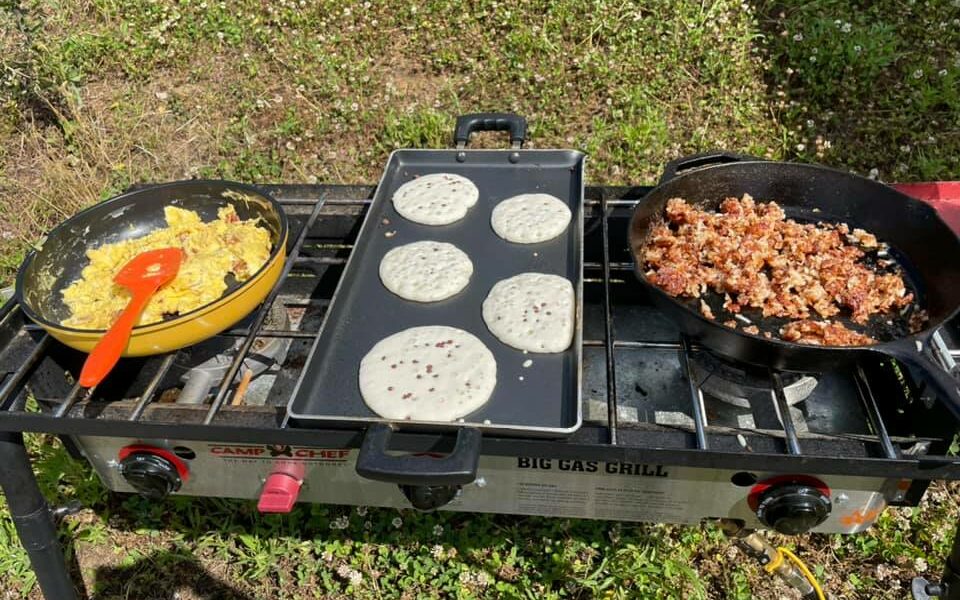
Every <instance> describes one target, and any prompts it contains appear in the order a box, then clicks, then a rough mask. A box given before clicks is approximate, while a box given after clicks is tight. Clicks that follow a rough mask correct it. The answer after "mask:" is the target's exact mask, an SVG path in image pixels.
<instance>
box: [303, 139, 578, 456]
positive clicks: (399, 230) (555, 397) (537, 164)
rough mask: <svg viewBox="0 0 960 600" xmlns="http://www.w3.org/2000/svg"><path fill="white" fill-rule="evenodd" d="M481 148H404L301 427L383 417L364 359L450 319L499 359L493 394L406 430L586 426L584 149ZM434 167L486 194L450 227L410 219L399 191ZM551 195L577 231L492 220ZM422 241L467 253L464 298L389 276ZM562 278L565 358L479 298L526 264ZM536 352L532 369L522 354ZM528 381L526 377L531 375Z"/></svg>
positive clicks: (320, 361) (324, 349)
mask: <svg viewBox="0 0 960 600" xmlns="http://www.w3.org/2000/svg"><path fill="white" fill-rule="evenodd" d="M512 153H513V152H512V151H504V150H471V151H466V160H465V161H463V162H458V161H457V159H456V157H457V151H455V150H400V151H397V152H395V153H394V154H393V155H392V156H391V158H390V160H389V162H388V164H387V167H386V170H385V172H384V176H383V179H382V181H381V183H380V185H379V186H378V188H377V192H376V194H375V196H374V200H373V203H372V204H371V206H370V209H369V212H368V214H367V217H366V220H365V222H364V225H363V229H362V230H361V232H360V235H359V237H358V239H357V243H356V246H355V248H354V250H353V252H352V254H351V257H350V260H349V262H348V264H347V267H346V271H345V272H344V275H343V278H342V280H341V282H340V284H339V287H338V289H337V292H336V294H335V296H334V300H333V303H332V305H331V307H330V311H329V314H328V315H327V317H326V319H325V323H324V326H323V329H322V331H321V332H320V335H319V336H318V338H317V341H316V343H315V345H314V347H313V350H312V351H311V354H310V358H309V359H308V362H307V366H306V368H305V369H304V372H303V375H302V377H301V379H300V382H299V384H298V385H297V388H296V390H295V391H294V394H293V397H292V398H291V401H290V403H289V405H288V415H289V417H290V421H291V424H292V425H294V426H300V427H311V426H313V427H320V426H337V425H343V426H357V425H363V424H364V423H370V422H380V421H384V419H382V418H381V417H380V416H378V415H377V414H375V413H374V412H373V411H371V410H370V409H369V408H368V407H367V405H366V404H365V403H364V402H363V399H362V398H361V396H360V386H359V382H358V378H357V373H358V369H359V365H360V361H361V360H362V359H363V357H364V356H365V355H366V354H367V352H368V351H369V350H370V349H371V348H372V347H373V345H374V344H376V343H377V342H379V341H380V340H382V339H383V338H385V337H387V336H389V335H392V334H394V333H397V332H398V331H402V330H404V329H407V328H410V327H417V326H423V325H447V326H451V327H458V328H460V329H464V330H466V331H469V332H470V333H472V334H473V335H475V336H477V337H478V338H480V340H481V341H483V343H484V344H486V346H487V347H488V348H489V349H490V351H491V352H492V353H493V355H494V357H495V358H496V361H497V386H496V388H495V389H494V392H493V395H492V396H491V398H490V400H489V401H488V402H487V403H486V404H485V405H484V406H483V407H482V408H480V409H479V410H477V411H475V412H474V413H472V414H470V415H467V416H466V417H465V418H464V419H463V422H462V423H461V422H457V423H428V422H420V421H418V422H404V425H405V426H406V427H407V428H410V427H413V428H424V429H431V428H447V429H449V428H452V427H457V426H475V427H479V428H481V429H483V430H485V431H487V432H496V433H501V434H513V435H524V436H553V437H556V436H559V435H564V434H567V433H571V432H573V431H575V430H576V429H577V428H578V427H579V426H580V423H581V408H580V369H581V356H580V354H581V345H580V337H581V333H580V332H581V322H582V315H581V313H582V310H581V306H582V269H583V254H582V253H583V240H582V235H583V162H584V155H583V154H581V153H579V152H575V151H568V150H520V151H518V152H517V153H516V156H515V159H516V162H511V160H510V155H511V154H512ZM430 173H456V174H459V175H463V176H464V177H467V178H468V179H470V180H471V181H473V182H474V184H475V185H476V186H477V188H478V189H479V191H480V199H479V200H478V202H477V204H476V205H475V206H473V207H472V208H471V209H470V211H469V212H468V213H467V216H466V217H465V218H463V219H462V220H460V221H458V222H456V223H453V224H451V225H444V226H429V225H420V224H417V223H414V222H412V221H408V220H406V219H404V218H403V217H401V216H400V215H399V214H398V213H397V212H396V211H395V210H394V208H393V203H392V202H391V197H392V196H393V193H394V192H395V191H396V189H397V188H398V187H399V186H401V185H402V184H404V183H406V182H408V181H410V180H412V179H414V178H415V177H416V176H421V175H427V174H430ZM531 192H542V193H548V194H552V195H554V196H556V197H557V198H560V199H561V200H563V201H564V202H566V203H567V204H568V205H569V207H570V210H571V211H572V213H573V218H572V220H571V223H570V227H569V228H568V229H567V232H566V233H565V234H563V235H561V236H560V237H558V238H555V239H553V240H550V241H547V242H543V243H539V244H511V243H509V242H506V241H504V240H502V239H501V238H499V237H498V236H497V235H496V233H494V231H493V229H492V228H491V227H490V215H491V212H492V210H493V208H494V206H496V205H497V204H498V203H499V202H500V201H502V200H505V199H506V198H509V197H511V196H514V195H517V194H522V193H531ZM421 240H434V241H441V242H449V243H452V244H454V245H456V246H457V247H458V248H460V249H461V250H463V251H464V252H466V253H467V254H468V255H469V256H470V259H471V260H472V261H473V265H474V272H473V276H472V278H471V280H470V283H469V285H468V286H467V287H466V289H464V290H463V291H461V292H460V293H459V294H457V295H455V296H453V297H452V298H449V299H447V300H443V301H440V302H431V303H418V302H411V301H407V300H403V299H402V298H400V297H398V296H396V295H394V294H392V293H391V292H390V291H389V290H387V289H386V288H385V287H384V286H383V284H382V283H381V281H380V276H379V265H380V260H381V258H382V257H383V255H384V254H385V253H386V252H388V251H389V250H391V249H392V248H395V247H397V246H401V245H404V244H409V243H411V242H415V241H421ZM531 271H534V272H542V273H553V274H557V275H562V276H564V277H566V278H568V279H569V280H570V281H571V283H572V284H573V286H574V290H575V292H576V295H577V326H576V334H575V339H574V341H573V343H572V344H571V345H570V348H569V349H568V350H567V351H565V352H563V353H558V354H534V353H530V354H524V353H523V352H522V351H520V350H516V349H514V348H511V347H509V346H507V345H505V344H503V343H502V342H500V341H499V340H498V339H497V338H496V337H494V336H493V335H492V334H491V333H490V332H489V330H488V329H487V327H486V325H485V324H484V322H483V317H482V316H481V304H482V303H483V300H484V298H486V296H487V293H488V292H489V291H490V288H491V287H493V285H494V284H495V283H496V282H498V281H500V280H502V279H506V278H508V277H512V276H514V275H517V274H519V273H524V272H531ZM528 359H529V360H532V361H533V364H532V365H531V366H530V367H529V368H524V367H523V362H524V361H526V360H528ZM520 377H523V379H522V380H521V379H520Z"/></svg>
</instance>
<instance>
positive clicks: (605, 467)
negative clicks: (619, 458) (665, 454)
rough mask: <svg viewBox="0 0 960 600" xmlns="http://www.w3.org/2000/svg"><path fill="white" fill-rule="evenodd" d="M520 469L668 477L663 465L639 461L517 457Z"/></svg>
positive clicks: (668, 474)
mask: <svg viewBox="0 0 960 600" xmlns="http://www.w3.org/2000/svg"><path fill="white" fill-rule="evenodd" d="M517 467H518V468H520V469H536V470H540V471H551V470H556V471H574V472H581V473H606V474H608V475H637V476H639V477H669V476H670V473H668V472H667V471H666V469H664V467H663V465H648V464H641V463H621V462H600V461H596V460H570V459H556V460H554V459H552V458H530V457H525V456H518V457H517Z"/></svg>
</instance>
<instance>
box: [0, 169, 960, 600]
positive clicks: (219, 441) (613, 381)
mask: <svg viewBox="0 0 960 600" xmlns="http://www.w3.org/2000/svg"><path fill="white" fill-rule="evenodd" d="M264 189H265V190H266V191H267V192H268V193H270V194H272V195H273V196H274V197H275V198H277V199H278V201H279V202H280V203H281V205H282V206H283V208H284V210H285V211H286V212H287V215H288V217H289V221H290V223H291V232H292V235H291V240H292V242H291V246H290V251H289V255H288V258H287V265H286V267H287V268H286V269H285V271H284V275H283V277H282V278H281V280H280V281H279V282H278V284H277V288H276V289H275V290H274V294H273V295H272V296H271V297H270V298H269V301H268V303H267V305H266V306H265V307H262V308H260V309H259V311H260V312H259V313H255V314H254V315H251V317H249V318H248V319H247V320H246V321H244V322H241V323H240V324H238V325H237V326H236V327H234V328H233V329H230V330H228V331H225V332H223V333H222V334H221V335H219V336H218V337H217V338H215V339H214V342H216V343H217V344H219V346H217V348H219V350H217V351H216V352H214V353H213V356H217V355H219V354H221V353H225V354H223V356H222V357H220V358H218V359H217V368H216V375H215V376H214V377H213V378H212V379H211V380H210V381H211V382H212V384H211V385H206V384H204V386H203V387H205V389H204V390H202V393H200V394H198V395H197V396H196V397H192V398H190V401H189V402H185V401H177V397H178V394H177V392H176V390H179V394H180V395H182V394H183V388H184V384H185V381H184V374H185V373H191V372H194V371H192V369H194V368H196V367H199V366H204V365H206V366H204V368H206V367H207V366H210V363H209V361H210V360H211V359H212V358H213V356H211V354H210V353H209V352H199V351H197V350H198V349H196V348H193V349H187V350H186V351H181V352H178V353H174V354H169V355H166V356H155V357H148V358H143V359H129V360H124V361H121V362H120V364H118V365H117V368H116V370H115V372H114V373H113V374H112V375H111V376H110V378H109V379H108V380H106V381H105V382H104V383H103V384H102V385H100V386H98V387H97V388H96V389H95V390H94V391H93V393H92V394H90V395H89V397H81V396H80V395H79V393H78V389H77V387H78V386H77V385H76V384H75V377H76V375H77V373H78V372H79V369H80V367H81V365H82V363H83V359H84V356H83V355H82V354H80V353H78V352H76V351H73V350H70V349H68V348H66V347H64V346H62V345H60V344H58V343H55V342H54V341H52V340H51V339H50V338H49V336H48V335H47V334H46V333H45V332H44V331H43V330H41V329H40V328H38V327H36V326H34V325H33V324H31V323H30V322H28V321H27V320H26V319H25V317H24V315H23V312H22V311H21V310H20V308H19V307H18V305H17V303H16V301H11V302H8V303H7V304H6V305H5V306H4V307H3V309H2V311H0V373H3V379H2V382H0V432H2V433H0V484H2V485H3V488H4V492H5V493H6V495H7V501H8V504H9V506H10V510H11V512H12V514H13V517H14V522H15V524H16V526H17V530H18V532H19V534H20V536H21V539H22V540H23V542H24V546H25V547H26V548H27V550H28V552H29V554H30V557H31V560H32V562H33V565H34V568H35V570H36V572H37V576H38V581H39V583H40V586H41V588H42V590H43V592H44V593H45V594H46V596H47V597H48V598H57V599H69V598H72V597H75V596H74V591H73V585H72V583H71V582H70V579H69V576H68V574H67V570H66V569H65V567H64V564H63V560H62V558H63V557H62V553H61V552H60V549H59V546H58V542H57V540H56V535H55V533H56V531H55V528H54V526H53V521H52V513H51V511H50V510H49V509H48V508H47V506H46V503H45V501H44V499H43V497H42V496H41V495H40V493H39V491H38V488H37V486H36V482H35V480H34V478H33V474H32V471H31V469H30V465H29V462H28V457H27V455H26V453H25V452H24V450H23V446H22V437H21V435H20V434H21V432H48V433H52V434H57V435H59V436H61V438H62V439H63V440H64V441H65V444H66V446H67V448H68V449H69V450H70V451H71V453H72V454H73V455H74V456H75V457H76V458H78V459H82V460H87V461H89V462H90V463H91V464H92V465H93V468H94V469H95V471H96V472H97V474H98V476H99V477H100V479H101V480H102V481H103V483H104V485H105V486H107V487H108V488H109V489H111V490H114V491H117V492H132V493H136V492H139V493H141V494H143V495H146V496H149V497H154V498H158V499H159V498H162V497H163V496H165V495H167V494H177V495H186V496H214V497H229V498H240V499H250V500H259V505H260V507H261V509H262V510H266V511H286V510H290V509H291V508H292V507H293V506H294V504H295V503H296V502H320V503H329V504H348V505H365V506H382V507H410V506H411V505H415V506H418V507H419V508H421V509H439V510H453V511H473V512H487V513H502V514H519V515H544V516H555V517H576V518H593V519H610V520H619V521H658V522H673V523H691V524H695V523H699V522H701V521H703V520H705V519H711V520H712V519H724V520H733V521H735V522H736V523H737V531H738V532H739V533H738V535H739V534H743V539H744V540H751V541H752V542H753V543H751V542H750V541H744V543H746V544H747V545H748V546H750V547H753V546H757V547H761V546H762V544H761V543H760V542H759V541H757V538H750V537H749V536H750V535H751V534H753V532H755V531H760V530H766V529H773V530H776V531H779V532H782V533H787V534H798V533H804V532H807V531H816V532H830V533H848V534H856V533H860V532H863V531H865V530H867V529H869V528H870V526H871V525H872V524H873V523H874V522H875V520H876V519H877V517H878V516H879V515H880V514H881V513H882V512H883V511H884V510H885V509H886V507H888V506H891V505H910V506H914V505H916V504H917V503H918V502H919V501H920V499H921V497H922V496H923V494H924V492H925V490H926V488H927V486H928V485H929V484H930V482H931V480H933V479H941V480H957V479H960V459H958V458H957V457H955V456H950V455H949V454H948V448H949V445H950V442H951V441H952V439H953V437H954V435H955V434H956V432H957V431H958V429H960V427H958V424H957V421H956V419H955V418H954V417H953V416H952V414H951V413H950V412H949V411H948V410H947V409H946V408H945V407H944V406H943V405H942V403H940V402H938V401H937V400H936V399H933V400H934V401H933V402H932V403H927V402H925V401H924V400H923V399H922V398H923V397H924V390H923V389H922V387H921V386H920V385H919V384H918V383H917V381H919V380H918V379H917V378H915V377H914V375H913V374H912V373H911V372H910V370H909V369H906V368H903V367H901V366H899V365H898V364H897V363H895V362H893V361H890V360H886V359H884V360H878V361H875V362H869V363H868V362H864V363H861V364H859V365H858V366H857V367H856V368H851V369H844V370H837V371H830V372H822V373H813V374H806V375H801V376H796V375H790V374H780V373H769V372H766V373H765V372H757V371H756V370H752V369H746V368H744V367H742V366H738V365H730V364H725V363H724V362H723V361H720V360H718V359H716V358H715V357H712V356H710V355H708V354H707V353H706V352H705V350H703V349H702V348H699V347H698V346H696V344H694V343H691V342H689V341H688V340H686V339H683V338H682V337H680V336H679V334H678V331H677V329H676V328H675V327H673V326H672V325H671V322H670V321H669V320H668V319H666V318H664V316H663V315H662V314H661V313H659V312H658V311H657V310H656V309H655V308H654V307H653V306H651V305H649V304H648V303H646V302H645V301H644V298H643V297H642V295H641V294H640V293H639V289H638V287H639V286H638V285H636V283H635V280H634V276H633V273H632V269H633V265H632V264H631V262H630V253H629V250H628V248H627V242H626V230H627V222H628V220H629V218H630V215H631V213H632V209H633V207H634V206H635V205H636V203H638V202H642V201H643V195H644V193H645V192H646V190H647V189H648V188H644V187H639V186H638V187H626V188H614V187H589V188H587V189H586V200H585V205H584V216H585V228H584V269H585V272H584V289H583V301H584V307H583V341H582V351H583V376H582V389H581V395H582V402H583V407H584V408H583V414H584V415H585V417H584V423H583V425H582V427H581V428H580V429H579V430H578V431H576V432H575V433H573V434H571V435H570V436H568V437H565V438H562V439H550V438H527V437H505V436H500V435H496V434H491V435H483V436H482V437H481V439H480V440H479V441H478V443H479V447H480V455H479V461H478V464H477V465H476V478H475V479H473V480H472V481H470V482H467V483H463V484H458V485H429V486H428V485H416V484H414V485H411V484H410V483H409V482H403V481H400V482H397V483H389V482H384V481H373V480H369V479H365V478H363V477H361V476H359V475H358V474H357V472H356V463H357V455H358V448H359V446H360V442H361V440H362V439H363V434H364V431H363V429H361V428H359V427H339V428H332V427H328V428H324V427H319V428H317V427H313V428H310V429H304V428H299V427H296V426H294V425H293V424H291V423H290V422H288V421H287V420H286V419H285V418H284V417H285V412H284V411H285V407H286V405H287V403H288V401H289V399H290V396H291V393H292V391H293V389H294V387H295V386H296V383H297V381H298V378H299V376H300V374H301V373H302V371H303V369H304V364H305V361H306V360H307V357H308V354H309V351H310V348H311V346H312V344H313V340H314V338H315V337H316V335H317V332H318V330H319V328H320V325H321V324H322V322H323V319H324V315H325V314H326V309H327V307H328V305H329V303H330V300H331V298H332V295H333V292H334V290H335V288H336V284H337V281H338V280H339V278H340V277H341V275H342V272H343V268H344V264H345V263H346V261H347V258H348V257H349V255H350V253H351V252H352V250H353V243H354V241H355V237H354V236H355V235H356V231H357V230H358V228H359V227H358V225H359V223H360V221H361V220H362V219H363V217H364V215H365V212H366V210H367V207H368V205H369V199H370V198H371V197H372V194H373V189H372V188H371V187H367V186H299V185H296V186H265V188H264ZM263 311H267V312H266V313H265V312H263ZM267 313H270V314H274V315H280V317H279V318H267ZM284 315H286V316H285V317H284ZM956 325H957V324H956V323H951V324H949V325H948V326H947V327H945V328H944V329H943V330H942V331H941V336H942V343H943V347H944V351H943V352H942V356H944V357H950V358H951V359H955V358H956V357H957V356H958V351H957V349H958V348H960V343H958V341H960V332H958V331H957V327H956ZM251 340H279V341H281V342H282V346H283V349H282V351H281V350H278V351H276V352H272V353H271V357H270V358H268V359H261V358H258V357H257V355H258V353H261V352H262V351H263V350H264V346H261V345H260V344H259V343H245V342H248V341H251ZM237 342H241V343H240V344H237ZM250 360H261V361H262V362H265V363H266V365H267V366H266V367H265V368H262V369H259V370H258V369H254V368H253V366H251V363H250V362H249V361H250ZM223 364H227V368H226V369H222V368H221V367H222V366H223ZM244 365H247V368H250V369H251V370H254V371H255V373H254V375H255V376H254V377H253V379H252V382H251V389H253V388H254V386H255V385H256V386H257V389H256V391H255V392H247V394H246V395H245V396H244V398H243V401H242V402H240V403H239V404H234V403H233V402H232V398H233V397H234V395H233V392H234V391H235V389H236V386H237V381H236V376H237V375H238V374H241V373H242V372H243V366H244ZM190 378H191V375H187V381H190ZM170 390H175V391H174V392H170ZM28 397H32V398H34V399H35V401H36V407H37V408H34V405H33V404H32V403H28ZM591 406H593V407H594V408H593V409H590V407H591ZM598 407H599V408H598ZM391 433H392V435H389V436H388V437H387V439H388V440H389V441H388V444H389V450H390V451H391V452H392V453H404V454H406V455H418V457H419V458H421V459H423V458H424V457H437V458H438V459H441V460H442V457H443V456H445V455H447V454H448V453H449V452H450V451H451V449H452V447H453V439H452V436H451V435H449V434H447V433H443V432H437V431H422V430H421V431H407V430H404V429H403V428H401V429H399V430H396V431H392V432H391ZM327 482H336V485H325V483H327ZM398 484H399V485H398ZM725 522H726V521H725ZM754 550H756V548H754ZM762 550H763V549H762V548H761V551H762ZM958 567H960V544H955V547H954V553H953V556H952V557H951V559H950V560H949V561H948V567H947V569H948V572H947V574H946V576H945V578H944V580H943V582H942V583H939V582H936V583H924V584H923V585H920V584H918V585H920V587H918V588H917V589H918V590H920V592H922V593H925V594H927V595H928V596H932V595H934V593H935V592H936V593H939V594H940V596H941V597H947V598H954V599H957V598H960V584H957V583H956V579H957V575H956V573H957V572H958ZM785 578H788V579H789V578H792V579H793V580H794V583H796V584H797V585H798V586H802V585H803V584H802V583H801V582H800V581H799V579H797V577H795V574H790V573H787V574H786V575H785ZM917 597H923V596H922V594H921V595H918V596H917Z"/></svg>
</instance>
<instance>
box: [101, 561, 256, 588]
mask: <svg viewBox="0 0 960 600" xmlns="http://www.w3.org/2000/svg"><path fill="white" fill-rule="evenodd" d="M92 587H93V591H94V597H95V598H137V599H138V600H175V599H177V600H180V599H183V598H191V599H192V598H209V599H211V600H213V599H216V600H254V599H253V596H250V595H247V594H245V593H243V592H241V591H240V590H238V589H237V588H235V587H233V586H232V585H230V584H228V583H226V582H224V581H223V580H221V579H219V578H217V577H215V576H213V575H211V574H210V573H209V572H208V571H207V570H206V569H204V567H203V566H202V565H201V564H200V562H199V561H198V560H197V559H196V558H194V557H193V556H192V555H190V554H187V553H184V552H176V551H167V550H158V551H155V552H153V553H151V554H149V555H146V556H143V557H142V558H140V559H138V560H137V561H135V562H133V563H132V564H128V565H124V566H115V567H113V566H111V567H99V568H98V569H96V570H95V571H94V577H93V586H92ZM184 588H186V589H188V590H190V592H191V594H188V595H184Z"/></svg>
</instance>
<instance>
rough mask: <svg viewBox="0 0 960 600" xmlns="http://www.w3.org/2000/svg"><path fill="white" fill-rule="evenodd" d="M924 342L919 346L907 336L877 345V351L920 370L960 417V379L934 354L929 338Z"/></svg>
mask: <svg viewBox="0 0 960 600" xmlns="http://www.w3.org/2000/svg"><path fill="white" fill-rule="evenodd" d="M922 342H923V343H922V344H921V347H920V348H917V343H916V338H906V339H902V340H897V341H895V342H891V343H887V344H883V345H882V346H879V347H877V351H878V352H881V353H883V354H885V355H887V356H889V357H892V358H895V359H897V360H899V361H900V362H902V363H904V364H906V365H907V366H910V367H914V368H916V369H917V370H919V371H920V372H921V373H922V374H923V378H924V380H925V383H926V384H927V385H928V386H930V389H931V391H932V392H933V393H934V395H936V396H937V398H939V399H940V401H941V402H943V403H944V404H945V405H946V407H947V409H948V410H950V412H952V413H953V414H954V415H955V416H957V417H958V418H960V380H958V379H957V378H956V377H955V376H954V375H952V374H951V373H949V372H948V371H947V370H946V369H944V368H943V366H942V365H941V364H940V361H938V360H937V359H936V357H934V356H933V354H932V347H931V344H930V340H929V338H928V339H926V340H922Z"/></svg>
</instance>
